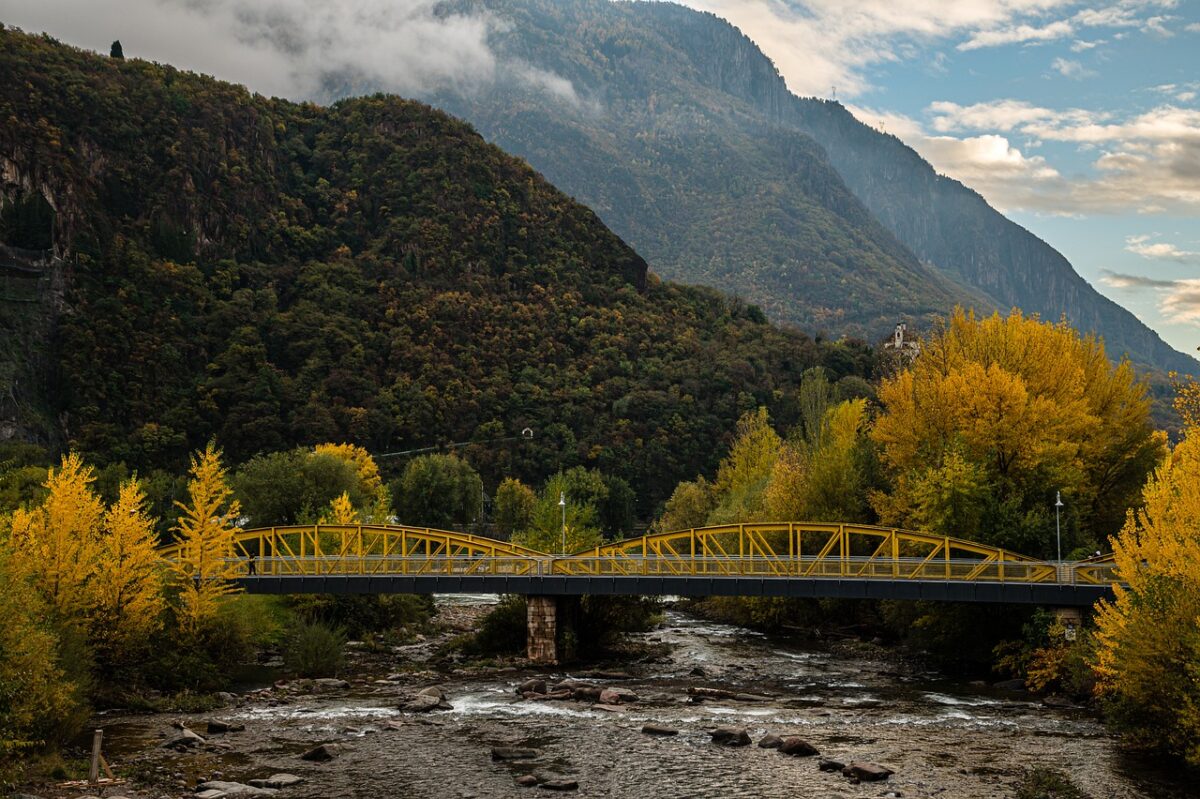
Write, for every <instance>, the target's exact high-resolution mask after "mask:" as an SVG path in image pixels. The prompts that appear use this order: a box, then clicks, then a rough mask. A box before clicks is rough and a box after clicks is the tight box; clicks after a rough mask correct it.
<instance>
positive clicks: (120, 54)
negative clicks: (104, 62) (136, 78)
mask: <svg viewBox="0 0 1200 799" xmlns="http://www.w3.org/2000/svg"><path fill="white" fill-rule="evenodd" d="M108 57H109V58H119V59H122V60H124V58H125V51H124V50H123V49H122V48H121V40H120V39H117V40H116V41H115V42H113V43H112V47H110V48H108Z"/></svg>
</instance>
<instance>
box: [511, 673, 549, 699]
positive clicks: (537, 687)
mask: <svg viewBox="0 0 1200 799" xmlns="http://www.w3.org/2000/svg"><path fill="white" fill-rule="evenodd" d="M517 693H518V694H522V695H524V694H544V693H546V681H545V680H542V679H539V678H536V677H535V678H534V679H532V680H526V681H525V682H523V683H521V684H520V685H518V686H517Z"/></svg>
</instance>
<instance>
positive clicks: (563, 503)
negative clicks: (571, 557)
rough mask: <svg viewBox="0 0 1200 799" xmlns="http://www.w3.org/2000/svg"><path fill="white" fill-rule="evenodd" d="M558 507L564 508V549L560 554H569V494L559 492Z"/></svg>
mask: <svg viewBox="0 0 1200 799" xmlns="http://www.w3.org/2000/svg"><path fill="white" fill-rule="evenodd" d="M558 507H560V508H562V548H561V549H560V552H562V554H564V555H565V554H567V494H566V492H565V491H559V492H558Z"/></svg>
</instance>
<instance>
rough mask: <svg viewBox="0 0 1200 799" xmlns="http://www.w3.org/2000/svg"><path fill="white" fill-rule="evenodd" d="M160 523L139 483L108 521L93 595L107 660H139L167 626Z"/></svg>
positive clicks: (96, 632) (124, 490) (127, 489)
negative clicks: (156, 528)
mask: <svg viewBox="0 0 1200 799" xmlns="http://www.w3.org/2000/svg"><path fill="white" fill-rule="evenodd" d="M157 543H158V539H157V536H156V535H155V534H154V520H153V519H151V518H150V516H149V514H147V513H146V495H145V493H143V491H142V487H141V485H140V484H139V483H138V481H137V480H136V479H134V480H129V481H127V482H125V483H123V484H122V485H121V489H120V493H119V494H118V496H117V501H116V503H115V504H113V505H112V507H110V508H109V509H108V512H107V513H106V514H105V516H104V535H103V537H102V538H101V539H100V543H99V547H98V553H97V559H96V565H97V569H96V575H95V577H94V580H93V591H92V614H91V615H92V619H91V622H92V640H93V641H95V642H96V644H97V648H98V649H99V650H100V654H101V656H102V659H103V660H106V661H107V662H108V663H117V662H120V661H121V660H127V659H129V657H130V656H132V655H134V654H135V653H136V652H137V650H138V649H139V647H140V646H142V645H144V644H145V643H146V642H147V641H148V640H149V639H150V636H151V635H153V634H154V632H155V631H156V630H158V628H159V626H160V625H161V611H162V608H163V603H164V600H163V591H162V589H163V577H164V574H163V562H162V558H161V557H160V556H159V554H158V552H157V551H156V550H155V547H156V546H157Z"/></svg>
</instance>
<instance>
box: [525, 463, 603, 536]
mask: <svg viewBox="0 0 1200 799" xmlns="http://www.w3.org/2000/svg"><path fill="white" fill-rule="evenodd" d="M570 483H571V480H569V479H568V476H567V474H564V473H563V472H559V473H558V474H556V475H554V476H553V477H551V478H550V479H549V480H547V481H546V484H545V485H544V486H542V490H541V492H539V494H538V498H537V502H536V503H535V504H534V507H533V518H532V519H531V520H530V523H529V527H528V529H526V530H524V531H522V532H520V533H518V534H517V535H515V536H513V541H515V542H516V543H518V544H521V545H522V546H527V547H530V548H532V549H537V550H540V551H541V552H566V553H571V552H579V551H581V550H584V549H590V548H591V547H595V546H598V545H599V544H600V543H601V542H602V541H603V540H604V536H603V535H602V534H601V532H600V518H599V513H598V511H597V508H596V506H595V504H594V503H593V502H591V501H589V499H588V498H587V495H586V493H584V492H580V493H578V494H572V493H571V491H570ZM578 487H579V486H578V482H577V483H576V488H578ZM560 500H562V501H565V503H566V504H565V505H560V504H559V502H560ZM564 519H565V525H564ZM564 540H565V543H564Z"/></svg>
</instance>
